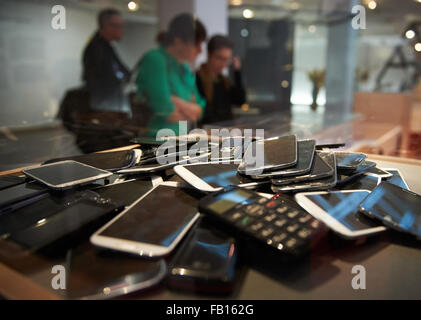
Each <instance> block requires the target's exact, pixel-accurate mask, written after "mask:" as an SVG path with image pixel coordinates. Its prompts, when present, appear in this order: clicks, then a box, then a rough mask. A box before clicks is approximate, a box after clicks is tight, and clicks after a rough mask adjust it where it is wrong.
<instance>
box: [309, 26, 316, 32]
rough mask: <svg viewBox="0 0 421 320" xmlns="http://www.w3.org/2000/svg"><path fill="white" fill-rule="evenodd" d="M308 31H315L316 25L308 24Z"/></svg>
mask: <svg viewBox="0 0 421 320" xmlns="http://www.w3.org/2000/svg"><path fill="white" fill-rule="evenodd" d="M308 32H310V33H314V32H316V26H315V25H314V24H312V25H310V26H308Z"/></svg>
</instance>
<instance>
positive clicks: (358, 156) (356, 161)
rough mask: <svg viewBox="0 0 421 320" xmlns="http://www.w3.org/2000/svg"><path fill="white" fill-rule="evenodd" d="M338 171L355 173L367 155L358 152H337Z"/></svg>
mask: <svg viewBox="0 0 421 320" xmlns="http://www.w3.org/2000/svg"><path fill="white" fill-rule="evenodd" d="M335 155H336V163H337V166H338V170H344V171H354V170H356V169H357V168H358V166H359V165H360V164H361V163H362V162H363V161H364V160H365V158H366V157H367V155H365V154H364V153H358V152H345V151H336V152H335Z"/></svg>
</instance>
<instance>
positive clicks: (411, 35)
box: [405, 30, 415, 39]
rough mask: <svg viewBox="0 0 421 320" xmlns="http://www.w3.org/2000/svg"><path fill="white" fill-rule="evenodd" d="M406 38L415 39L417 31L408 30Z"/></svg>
mask: <svg viewBox="0 0 421 320" xmlns="http://www.w3.org/2000/svg"><path fill="white" fill-rule="evenodd" d="M405 37H406V38H407V39H412V38H413V37H415V31H414V30H408V31H406V32H405Z"/></svg>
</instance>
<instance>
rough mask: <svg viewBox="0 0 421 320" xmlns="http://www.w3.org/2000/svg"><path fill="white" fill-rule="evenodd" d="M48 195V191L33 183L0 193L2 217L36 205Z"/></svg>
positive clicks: (16, 186) (23, 184)
mask: <svg viewBox="0 0 421 320" xmlns="http://www.w3.org/2000/svg"><path fill="white" fill-rule="evenodd" d="M47 195H48V189H47V188H46V187H45V186H43V185H41V184H39V183H38V182H35V181H32V182H28V183H22V184H18V185H15V186H12V187H10V188H7V189H3V190H1V191H0V215H1V214H4V213H6V212H12V211H14V210H17V209H18V208H21V207H24V206H26V205H29V204H31V203H34V202H36V201H38V200H40V199H42V198H44V197H46V196H47Z"/></svg>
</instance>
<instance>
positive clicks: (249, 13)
mask: <svg viewBox="0 0 421 320" xmlns="http://www.w3.org/2000/svg"><path fill="white" fill-rule="evenodd" d="M243 17H244V18H246V19H251V18H253V17H254V12H253V10H250V9H244V10H243Z"/></svg>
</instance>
